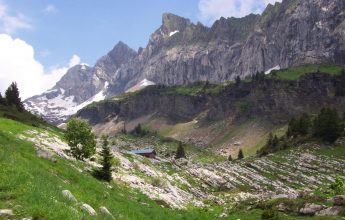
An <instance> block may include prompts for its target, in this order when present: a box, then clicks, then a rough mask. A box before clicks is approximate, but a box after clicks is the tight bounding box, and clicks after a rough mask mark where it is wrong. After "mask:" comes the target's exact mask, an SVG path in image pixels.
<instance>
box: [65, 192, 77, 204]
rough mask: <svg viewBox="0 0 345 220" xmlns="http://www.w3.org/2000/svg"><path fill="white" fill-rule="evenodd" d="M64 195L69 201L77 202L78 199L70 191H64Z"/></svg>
mask: <svg viewBox="0 0 345 220" xmlns="http://www.w3.org/2000/svg"><path fill="white" fill-rule="evenodd" d="M62 195H63V196H64V197H65V198H66V199H68V200H69V201H72V202H77V199H76V198H75V197H74V196H73V194H72V193H71V191H69V190H62Z"/></svg>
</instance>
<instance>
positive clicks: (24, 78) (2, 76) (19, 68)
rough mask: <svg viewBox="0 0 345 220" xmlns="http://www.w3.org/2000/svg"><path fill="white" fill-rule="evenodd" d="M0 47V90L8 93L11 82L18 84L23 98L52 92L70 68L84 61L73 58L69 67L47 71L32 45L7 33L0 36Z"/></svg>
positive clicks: (53, 68) (75, 56)
mask: <svg viewBox="0 0 345 220" xmlns="http://www.w3.org/2000/svg"><path fill="white" fill-rule="evenodd" d="M0 48H1V50H0V91H1V92H4V91H5V90H6V88H7V87H8V86H9V85H10V83H11V82H13V81H16V82H17V84H18V87H19V90H20V93H21V97H22V98H23V99H25V98H28V97H31V96H33V95H37V94H40V93H42V92H44V91H46V90H48V89H50V88H51V87H53V86H54V85H55V83H56V82H57V81H58V80H59V79H60V78H61V77H62V76H63V75H64V74H65V73H66V72H67V70H68V68H70V67H72V66H74V65H76V64H79V63H80V58H79V57H78V56H77V55H73V56H72V58H71V60H70V61H69V63H68V65H66V66H64V67H51V68H48V70H45V68H44V66H43V65H42V64H41V63H40V62H38V61H37V60H35V51H34V48H33V47H32V46H31V45H29V44H28V43H26V42H25V41H23V40H21V39H14V38H12V37H11V36H10V35H7V34H0Z"/></svg>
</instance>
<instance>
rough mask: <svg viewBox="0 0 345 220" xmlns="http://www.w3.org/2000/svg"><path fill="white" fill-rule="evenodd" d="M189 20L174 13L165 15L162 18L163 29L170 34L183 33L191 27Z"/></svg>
mask: <svg viewBox="0 0 345 220" xmlns="http://www.w3.org/2000/svg"><path fill="white" fill-rule="evenodd" d="M191 24H192V23H191V21H190V20H189V19H186V18H183V17H180V16H178V15H174V14H172V13H164V14H163V16H162V28H163V29H164V30H166V31H168V32H171V31H176V30H179V31H183V30H184V29H185V28H186V27H187V26H189V25H191Z"/></svg>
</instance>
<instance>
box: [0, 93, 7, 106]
mask: <svg viewBox="0 0 345 220" xmlns="http://www.w3.org/2000/svg"><path fill="white" fill-rule="evenodd" d="M5 104H6V100H5V99H4V98H3V97H2V95H1V92H0V105H5Z"/></svg>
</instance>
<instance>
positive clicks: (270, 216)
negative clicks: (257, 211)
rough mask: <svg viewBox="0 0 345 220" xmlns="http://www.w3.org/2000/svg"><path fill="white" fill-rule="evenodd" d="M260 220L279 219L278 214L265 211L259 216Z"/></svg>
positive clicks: (269, 210)
mask: <svg viewBox="0 0 345 220" xmlns="http://www.w3.org/2000/svg"><path fill="white" fill-rule="evenodd" d="M261 219H262V220H277V219H279V215H278V212H277V211H275V210H273V209H268V210H265V211H264V212H263V213H262V215H261Z"/></svg>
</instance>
